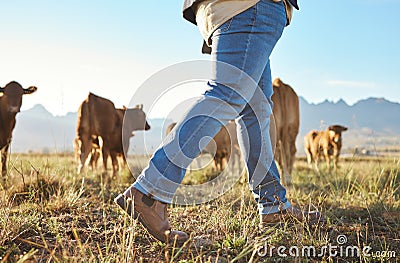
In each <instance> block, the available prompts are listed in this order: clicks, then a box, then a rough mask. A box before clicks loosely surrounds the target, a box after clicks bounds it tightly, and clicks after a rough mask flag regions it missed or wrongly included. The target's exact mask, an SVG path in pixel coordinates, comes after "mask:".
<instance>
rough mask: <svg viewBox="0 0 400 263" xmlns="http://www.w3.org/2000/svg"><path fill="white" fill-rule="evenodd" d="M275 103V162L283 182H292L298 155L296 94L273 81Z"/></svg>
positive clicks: (298, 111) (298, 118)
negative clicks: (279, 169)
mask: <svg viewBox="0 0 400 263" xmlns="http://www.w3.org/2000/svg"><path fill="white" fill-rule="evenodd" d="M273 89H274V94H273V95H272V101H273V103H274V107H273V116H274V119H275V122H274V121H271V137H272V138H273V135H274V134H275V136H276V149H275V160H276V161H277V163H278V164H279V167H280V168H281V171H282V181H283V182H284V183H286V184H290V182H291V174H292V171H293V164H294V161H295V155H296V137H297V134H298V133H299V126H300V110H299V98H298V96H297V94H296V92H295V91H294V90H293V89H292V88H291V87H290V86H289V85H287V84H285V83H283V82H282V80H281V79H279V78H276V79H275V80H274V81H273Z"/></svg>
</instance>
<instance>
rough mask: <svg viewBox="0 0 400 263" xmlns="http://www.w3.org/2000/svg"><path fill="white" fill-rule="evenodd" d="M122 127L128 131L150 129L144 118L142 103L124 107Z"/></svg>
mask: <svg viewBox="0 0 400 263" xmlns="http://www.w3.org/2000/svg"><path fill="white" fill-rule="evenodd" d="M124 129H125V130H126V131H129V132H130V133H131V132H133V131H140V130H145V131H147V130H150V125H149V123H148V122H147V120H146V113H144V111H143V105H142V104H140V105H136V107H134V108H127V109H125V118H124Z"/></svg>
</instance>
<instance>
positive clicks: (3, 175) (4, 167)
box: [1, 144, 10, 181]
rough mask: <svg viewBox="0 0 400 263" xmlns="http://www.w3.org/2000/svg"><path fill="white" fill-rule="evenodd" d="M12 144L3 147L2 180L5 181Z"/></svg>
mask: <svg viewBox="0 0 400 263" xmlns="http://www.w3.org/2000/svg"><path fill="white" fill-rule="evenodd" d="M9 146H10V144H7V145H6V146H5V147H4V148H3V149H1V177H2V181H5V179H6V177H7V156H8V147H9Z"/></svg>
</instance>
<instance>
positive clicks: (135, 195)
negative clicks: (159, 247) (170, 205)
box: [114, 189, 189, 244]
mask: <svg viewBox="0 0 400 263" xmlns="http://www.w3.org/2000/svg"><path fill="white" fill-rule="evenodd" d="M131 193H132V197H130V198H127V197H125V196H124V195H123V194H120V195H118V196H117V197H116V198H115V199H114V202H115V203H116V204H117V205H118V206H120V207H121V208H122V209H123V210H124V211H125V212H126V213H127V214H128V215H130V216H131V217H132V218H134V219H138V220H139V222H140V223H141V224H142V225H143V226H144V228H146V229H147V231H148V232H149V233H150V234H151V235H152V236H153V237H155V238H156V239H158V240H160V241H162V242H164V243H174V242H175V240H176V243H177V244H183V243H184V242H185V241H186V240H188V238H189V236H188V234H186V233H185V232H181V231H177V230H171V226H170V224H169V221H168V215H167V204H165V203H162V202H160V201H157V200H154V199H152V198H150V197H148V196H146V195H144V194H142V193H141V192H140V191H138V190H136V189H133V190H132V192H131ZM132 208H133V209H132Z"/></svg>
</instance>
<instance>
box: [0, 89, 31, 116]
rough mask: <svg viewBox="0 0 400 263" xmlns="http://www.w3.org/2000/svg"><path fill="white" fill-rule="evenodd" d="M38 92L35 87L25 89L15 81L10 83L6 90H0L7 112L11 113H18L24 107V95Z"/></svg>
mask: <svg viewBox="0 0 400 263" xmlns="http://www.w3.org/2000/svg"><path fill="white" fill-rule="evenodd" d="M36 90H37V88H36V87H34V86H31V87H29V88H27V89H24V88H22V86H21V85H20V84H19V83H18V82H15V81H12V82H10V83H8V84H7V85H6V86H5V87H4V88H0V93H1V94H2V97H1V98H2V100H3V102H4V105H7V106H6V107H7V109H6V111H7V112H9V113H18V112H19V111H20V109H21V105H22V95H25V94H31V93H33V92H35V91H36ZM2 104H3V103H2Z"/></svg>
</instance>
